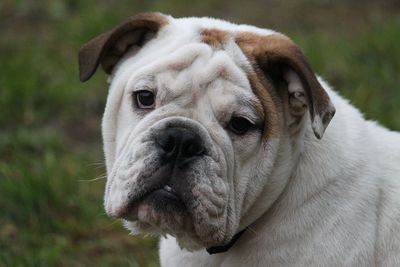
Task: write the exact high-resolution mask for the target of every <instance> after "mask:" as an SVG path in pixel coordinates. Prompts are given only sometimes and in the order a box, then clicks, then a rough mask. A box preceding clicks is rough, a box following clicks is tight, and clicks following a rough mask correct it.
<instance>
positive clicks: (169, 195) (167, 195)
mask: <svg viewBox="0 0 400 267" xmlns="http://www.w3.org/2000/svg"><path fill="white" fill-rule="evenodd" d="M151 194H152V195H154V196H155V197H157V198H161V199H166V200H169V201H180V199H179V197H178V196H177V195H176V194H174V193H173V192H170V191H167V190H165V189H164V188H161V189H157V190H155V191H154V192H152V193H151Z"/></svg>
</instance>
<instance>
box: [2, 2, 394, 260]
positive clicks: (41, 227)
mask: <svg viewBox="0 0 400 267" xmlns="http://www.w3.org/2000/svg"><path fill="white" fill-rule="evenodd" d="M141 11H161V12H164V13H167V14H172V15H174V16H212V17H219V18H223V19H227V20H230V21H233V22H236V23H247V24H254V25H256V26H260V27H267V28H272V29H275V30H278V31H281V32H284V33H286V34H288V35H289V36H291V37H292V39H294V40H295V41H296V42H297V43H298V44H300V46H302V48H303V50H304V52H305V54H306V55H307V57H308V58H309V60H310V62H311V65H312V66H313V68H314V70H315V71H316V72H318V73H319V74H320V75H321V76H322V77H324V78H325V79H327V80H328V81H329V82H330V83H331V84H332V85H333V86H334V87H335V88H336V89H337V90H338V91H339V92H340V93H341V94H342V95H344V96H345V97H346V98H348V99H350V100H351V102H352V103H354V104H355V105H356V106H357V107H359V108H360V109H361V110H362V112H363V113H364V114H365V115H366V117H367V118H370V119H373V120H378V121H379V122H380V123H382V124H383V125H385V126H387V127H389V128H391V129H393V130H400V116H399V114H400V1H398V0H380V1H373V0H364V1H357V0H355V1H343V0H335V1H333V0H297V1H295V0H287V1H279V0H263V1H261V0H255V1H239V0H231V1H226V0H203V1H190V2H189V1H184V0H168V1H161V0H130V1H128V0H120V1H111V0H96V1H94V0H87V1H83V0H41V1H38V0H37V1H34V0H14V1H11V0H2V1H1V2H0V266H158V258H157V257H158V256H157V239H156V238H155V237H134V236H129V235H128V232H127V231H125V230H124V229H123V228H122V226H121V223H120V222H119V221H116V220H112V219H109V218H107V217H106V215H105V213H104V211H103V207H102V197H103V187H104V183H105V179H104V174H105V170H104V166H103V155H102V145H101V135H100V119H101V115H102V112H103V107H104V103H105V99H106V94H107V85H106V76H105V75H104V74H103V73H101V72H99V73H97V74H96V75H95V77H94V78H93V79H92V80H90V81H88V82H86V83H85V84H81V83H79V81H78V69H77V52H78V49H79V47H80V46H81V45H82V44H83V43H84V42H85V41H87V40H89V39H90V38H92V37H94V36H96V35H98V34H99V33H101V32H103V31H106V30H109V29H110V28H112V27H113V26H114V25H115V24H116V23H118V22H120V21H121V20H124V19H125V18H127V17H128V16H130V15H133V14H135V13H138V12H141Z"/></svg>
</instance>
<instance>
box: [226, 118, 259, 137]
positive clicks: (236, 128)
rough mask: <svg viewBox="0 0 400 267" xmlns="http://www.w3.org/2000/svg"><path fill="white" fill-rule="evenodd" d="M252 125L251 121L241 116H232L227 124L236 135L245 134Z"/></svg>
mask: <svg viewBox="0 0 400 267" xmlns="http://www.w3.org/2000/svg"><path fill="white" fill-rule="evenodd" d="M253 126H254V125H253V123H251V122H250V121H249V120H248V119H246V118H243V117H232V119H231V121H230V122H229V125H228V127H229V129H230V130H231V131H232V132H234V133H235V134H238V135H242V134H245V133H246V132H247V131H248V130H250V128H252V127H253Z"/></svg>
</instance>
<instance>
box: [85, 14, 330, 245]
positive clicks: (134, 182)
mask: <svg viewBox="0 0 400 267" xmlns="http://www.w3.org/2000/svg"><path fill="white" fill-rule="evenodd" d="M79 64H80V78H81V80H82V81H85V80H88V79H89V78H90V77H91V76H92V75H93V73H94V72H95V71H96V69H97V67H98V65H99V64H101V65H102V67H103V69H104V71H105V72H106V73H108V74H110V91H109V95H108V100H107V105H106V110H105V113H104V118H103V139H104V149H105V156H106V165H107V172H108V179H107V185H106V190H105V202H104V204H105V209H106V211H107V213H108V214H109V215H110V216H113V217H117V218H123V219H124V220H125V222H126V226H127V227H128V228H129V229H131V230H132V231H134V232H151V233H161V234H171V235H173V236H175V237H177V240H178V241H179V242H180V244H181V246H183V247H186V248H189V249H190V248H192V249H195V248H199V247H207V246H214V245H220V244H224V243H227V242H228V241H229V240H230V239H231V238H232V237H233V236H234V235H235V233H237V232H238V231H239V230H241V229H242V228H244V227H246V226H248V225H249V224H250V223H251V222H253V221H255V220H256V219H257V218H258V217H260V216H261V215H262V214H263V213H265V212H266V210H267V209H268V208H269V207H270V206H271V205H272V203H273V202H274V201H275V200H276V199H277V198H278V196H279V194H280V193H281V192H282V190H283V188H284V186H285V185H286V183H287V181H288V178H289V176H290V172H291V170H292V167H293V165H294V162H295V159H296V157H297V156H298V152H299V151H298V150H299V143H301V142H299V140H301V139H302V138H303V137H304V135H306V134H308V133H309V132H310V131H309V129H312V130H313V132H314V134H315V136H316V138H318V139H320V138H321V137H322V135H323V133H324V131H325V129H326V127H327V125H328V123H329V121H330V120H331V118H332V116H333V114H334V107H333V106H332V104H331V102H330V100H329V97H328V95H327V93H326V92H325V91H324V89H323V88H322V87H321V85H320V83H319V82H318V80H317V78H316V77H315V75H314V73H313V71H312V70H311V69H310V67H309V65H308V64H307V62H306V59H305V58H304V56H303V54H302V52H301V50H300V49H299V47H298V46H297V45H295V44H294V43H293V42H292V41H291V40H290V39H289V38H287V37H285V36H284V35H282V34H279V33H276V32H273V31H269V30H263V29H258V28H255V27H251V26H246V25H234V24H230V23H227V22H224V21H220V20H214V19H209V18H183V19H174V18H172V17H170V16H165V15H162V14H159V13H144V14H139V15H137V16H134V17H132V18H130V19H129V20H128V21H126V22H124V23H122V24H120V25H119V26H117V27H115V28H114V29H112V30H111V31H109V32H106V33H104V34H102V35H100V36H98V37H96V38H94V39H93V40H91V41H89V42H88V43H87V44H85V45H84V46H83V47H82V48H81V50H80V54H79Z"/></svg>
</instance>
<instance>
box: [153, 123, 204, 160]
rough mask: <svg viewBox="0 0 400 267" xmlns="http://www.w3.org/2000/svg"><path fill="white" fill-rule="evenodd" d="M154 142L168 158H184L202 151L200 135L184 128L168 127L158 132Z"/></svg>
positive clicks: (192, 156)
mask: <svg viewBox="0 0 400 267" xmlns="http://www.w3.org/2000/svg"><path fill="white" fill-rule="evenodd" d="M156 143H157V144H158V146H159V147H160V148H161V151H162V153H163V154H164V156H165V158H166V159H168V160H175V159H178V160H186V159H191V158H194V157H196V156H200V155H202V154H203V153H204V146H203V143H202V141H201V138H200V136H199V135H198V134H197V133H195V132H194V131H191V130H188V129H185V128H168V129H166V130H164V131H162V132H160V133H159V135H158V137H157V138H156Z"/></svg>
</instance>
